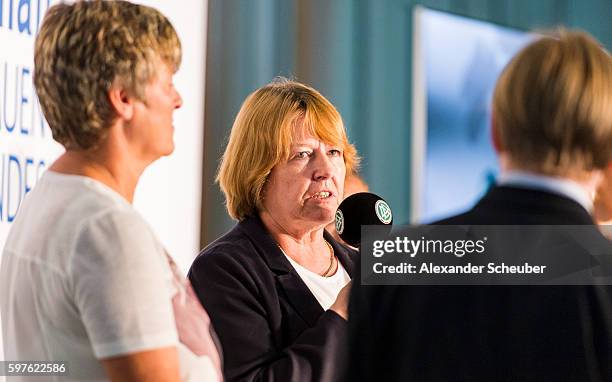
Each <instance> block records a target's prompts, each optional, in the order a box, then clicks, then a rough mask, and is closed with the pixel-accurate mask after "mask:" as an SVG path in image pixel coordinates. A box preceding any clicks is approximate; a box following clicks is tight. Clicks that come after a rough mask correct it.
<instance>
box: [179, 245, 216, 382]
mask: <svg viewBox="0 0 612 382" xmlns="http://www.w3.org/2000/svg"><path fill="white" fill-rule="evenodd" d="M168 262H169V263H170V268H171V269H172V273H173V276H174V284H175V286H176V289H177V291H178V292H177V293H176V294H175V295H174V297H173V298H172V306H173V308H174V319H175V321H176V329H177V332H178V335H179V341H180V342H181V343H182V344H184V345H185V346H186V347H187V348H188V349H189V350H191V351H192V352H193V353H194V354H196V355H197V356H206V357H209V358H210V359H211V361H212V363H213V364H214V365H215V367H216V368H217V370H218V374H219V375H220V376H222V375H223V373H222V366H221V356H220V354H219V353H220V345H219V341H218V340H217V338H216V334H215V332H214V330H213V329H212V327H211V324H210V317H209V316H208V313H206V310H204V308H203V307H202V304H200V301H199V300H198V297H197V296H196V294H195V292H194V291H193V288H192V287H191V283H190V282H189V280H187V279H185V278H183V277H182V276H181V274H180V272H179V271H178V268H177V266H176V264H175V263H174V261H173V260H172V258H171V257H170V256H168Z"/></svg>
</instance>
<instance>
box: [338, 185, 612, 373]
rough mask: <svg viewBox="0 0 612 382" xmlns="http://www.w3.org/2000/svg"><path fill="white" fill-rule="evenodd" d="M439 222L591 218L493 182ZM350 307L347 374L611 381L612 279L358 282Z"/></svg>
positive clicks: (567, 203) (549, 197) (548, 197)
mask: <svg viewBox="0 0 612 382" xmlns="http://www.w3.org/2000/svg"><path fill="white" fill-rule="evenodd" d="M438 224H457V225H459V224H461V225H469V224H478V225H492V224H495V225H524V224H538V225H592V224H593V220H592V219H591V217H590V215H589V214H588V212H587V211H586V210H585V209H584V208H583V207H582V206H580V205H579V204H578V203H576V202H574V201H573V200H570V199H567V198H565V197H562V196H559V195H555V194H551V193H547V192H541V191H535V190H529V189H521V188H512V187H494V188H493V189H492V190H491V191H490V192H489V193H488V194H487V195H486V196H485V197H484V198H483V199H482V200H481V201H480V202H479V203H478V204H477V205H476V206H475V207H474V208H473V209H472V210H470V211H468V212H466V213H464V214H461V215H458V216H455V217H452V218H449V219H446V220H444V221H441V222H438ZM596 229H597V228H596V227H593V230H596ZM596 235H597V236H599V238H601V240H604V239H603V237H601V236H600V235H599V233H596ZM606 245H607V243H606ZM355 277H359V275H358V272H356V275H355ZM349 317H350V322H349V328H350V329H349V330H350V339H349V342H350V355H349V365H350V368H349V371H348V372H349V375H348V377H347V378H346V380H347V381H576V382H578V381H580V382H583V381H612V287H610V286H454V287H449V286H446V287H444V286H418V287H414V286H367V287H364V286H359V285H358V283H357V282H355V283H354V284H353V290H352V295H351V304H350V313H349Z"/></svg>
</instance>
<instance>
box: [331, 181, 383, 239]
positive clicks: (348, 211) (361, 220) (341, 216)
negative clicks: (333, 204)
mask: <svg viewBox="0 0 612 382" xmlns="http://www.w3.org/2000/svg"><path fill="white" fill-rule="evenodd" d="M392 224H393V214H392V213H391V207H389V204H387V202H386V201H385V200H384V199H383V198H381V197H380V196H378V195H376V194H372V193H369V192H358V193H356V194H353V195H351V196H349V197H348V198H346V199H344V200H343V201H342V203H340V205H339V206H338V209H337V210H336V231H337V232H338V235H340V237H341V238H342V240H344V241H345V242H346V243H347V244H349V245H351V246H353V247H359V246H360V244H361V226H362V225H381V226H387V227H388V228H389V231H391V225H392Z"/></svg>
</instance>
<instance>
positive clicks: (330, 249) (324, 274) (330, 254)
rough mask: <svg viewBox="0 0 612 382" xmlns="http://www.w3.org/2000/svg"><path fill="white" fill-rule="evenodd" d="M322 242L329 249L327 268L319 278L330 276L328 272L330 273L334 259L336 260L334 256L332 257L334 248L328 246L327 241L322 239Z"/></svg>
mask: <svg viewBox="0 0 612 382" xmlns="http://www.w3.org/2000/svg"><path fill="white" fill-rule="evenodd" d="M323 241H325V244H327V248H329V267H328V268H327V270H326V271H325V273H323V274H322V275H321V276H323V277H329V276H331V275H329V272H331V270H332V268H333V267H334V259H335V258H336V256H334V247H332V246H331V244H329V241H327V240H325V239H323Z"/></svg>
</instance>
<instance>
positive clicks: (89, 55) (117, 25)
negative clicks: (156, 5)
mask: <svg viewBox="0 0 612 382" xmlns="http://www.w3.org/2000/svg"><path fill="white" fill-rule="evenodd" d="M159 62H162V63H165V64H167V65H169V66H170V67H171V70H173V71H176V70H177V69H178V67H179V65H180V62H181V44H180V41H179V38H178V36H177V34H176V31H175V30H174V28H173V26H172V24H170V22H169V21H168V19H166V17H164V16H163V15H162V14H161V13H160V12H158V11H157V10H155V9H153V8H150V7H146V6H143V5H137V4H131V3H129V2H127V1H100V0H97V1H77V2H76V3H74V4H57V5H54V6H52V7H50V8H49V9H48V11H47V13H46V15H45V17H44V19H43V22H42V25H41V28H40V31H39V32H38V36H37V37H36V42H35V48H34V85H35V88H36V93H37V95H38V99H39V101H40V104H41V108H42V111H43V114H44V115H45V118H46V120H47V122H48V123H49V127H50V128H51V131H52V133H53V138H54V139H55V140H56V141H58V142H59V143H61V144H62V145H63V146H64V147H65V148H66V149H89V148H92V147H95V146H96V145H97V144H98V143H99V142H100V141H101V139H102V138H104V137H105V135H106V133H107V131H108V128H109V127H110V125H111V124H112V123H113V122H114V120H115V118H116V117H117V116H116V113H115V109H114V108H113V106H112V104H111V103H110V100H109V97H108V92H109V90H110V89H111V86H113V85H115V84H120V85H121V86H122V87H124V88H125V89H126V90H127V91H128V93H129V94H130V95H131V96H134V97H136V98H137V99H139V100H141V101H145V99H144V87H145V85H146V84H147V83H149V82H150V81H151V80H152V79H153V78H154V77H155V76H156V74H157V73H156V71H155V70H156V67H157V65H158V63H159Z"/></svg>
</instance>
